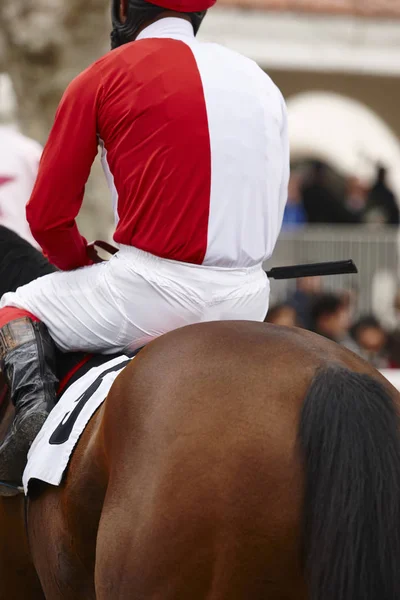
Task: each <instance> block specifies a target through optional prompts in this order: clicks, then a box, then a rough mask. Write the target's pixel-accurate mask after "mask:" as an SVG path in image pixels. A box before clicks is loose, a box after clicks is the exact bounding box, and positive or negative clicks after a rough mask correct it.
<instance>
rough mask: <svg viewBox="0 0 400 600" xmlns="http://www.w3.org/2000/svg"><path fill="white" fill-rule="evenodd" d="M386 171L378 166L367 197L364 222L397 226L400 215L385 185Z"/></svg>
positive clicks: (391, 194)
mask: <svg viewBox="0 0 400 600" xmlns="http://www.w3.org/2000/svg"><path fill="white" fill-rule="evenodd" d="M386 175H387V171H386V169H385V168H384V167H382V166H379V167H378V170H377V175H376V180H375V183H374V184H373V186H372V188H371V190H370V192H369V195H368V203H367V208H366V215H365V220H366V221H367V222H368V223H381V224H386V225H399V223H400V213H399V207H398V204H397V201H396V197H395V195H394V194H393V192H392V191H391V189H390V188H389V187H388V185H387V183H386Z"/></svg>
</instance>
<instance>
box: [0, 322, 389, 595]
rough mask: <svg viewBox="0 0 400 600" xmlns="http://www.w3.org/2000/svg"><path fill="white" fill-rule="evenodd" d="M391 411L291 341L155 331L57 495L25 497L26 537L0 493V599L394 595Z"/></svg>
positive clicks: (368, 386) (359, 374)
mask: <svg viewBox="0 0 400 600" xmlns="http://www.w3.org/2000/svg"><path fill="white" fill-rule="evenodd" d="M399 408H400V397H399V394H398V393H397V391H396V390H395V389H394V388H392V387H391V386H390V385H389V384H388V383H387V381H386V380H385V379H384V378H383V377H381V376H380V375H379V373H378V372H376V371H375V370H374V369H372V368H371V367H370V366H369V365H367V364H366V363H365V362H363V361H362V360H361V359H359V358H358V357H356V356H355V355H353V354H352V353H350V352H348V351H347V350H345V349H343V348H340V347H339V346H337V345H336V344H334V343H331V342H329V341H327V340H325V339H322V338H320V337H318V336H316V335H314V334H311V333H308V332H305V331H302V330H297V329H287V328H283V327H276V326H272V325H266V324H260V323H252V322H225V323H207V324H200V325H194V326H189V327H186V328H183V329H180V330H177V331H175V332H172V333H170V334H167V335H165V336H162V337H161V338H159V339H157V340H156V341H154V342H152V343H151V344H149V346H147V347H146V348H145V349H144V350H143V351H142V352H141V353H140V354H139V355H138V356H137V357H136V358H135V359H134V360H133V361H132V363H131V364H130V365H129V366H128V367H127V368H126V369H125V370H124V371H123V372H122V374H121V375H120V376H119V377H118V378H117V379H116V381H115V383H114V385H113V387H112V389H111V391H110V393H109V395H108V397H107V399H106V401H105V403H104V404H103V405H102V407H101V408H100V409H99V410H98V411H97V413H96V414H95V415H94V417H93V418H92V420H91V421H90V423H89V425H88V427H87V429H86V431H85V432H84V434H83V435H82V437H81V439H80V440H79V442H78V445H77V447H76V450H75V452H74V454H73V457H72V460H71V463H70V465H69V468H68V471H67V474H66V477H65V479H64V481H63V484H62V485H61V486H60V487H50V486H43V487H38V488H36V489H35V488H34V489H33V490H32V494H31V496H30V498H29V500H28V503H27V510H26V517H27V519H26V520H27V527H26V529H25V521H24V511H23V501H22V500H21V498H20V497H14V498H3V499H0V531H1V538H0V539H1V545H0V576H1V581H0V586H1V587H0V599H1V600H6V599H7V600H8V599H11V598H12V599H15V600H22V599H23V600H38V599H43V598H46V599H48V600H61V599H62V600H90V599H95V598H96V599H97V600H131V599H132V600H133V599H135V600H206V599H207V600H239V599H240V600H249V599H251V600H266V599H268V600H306V599H307V600H378V599H379V600H398V599H399V598H400V569H399V561H400V431H399V416H398V411H399ZM4 410H6V412H8V409H7V408H6V409H4V408H3V412H4ZM25 531H26V532H27V533H25ZM27 539H29V545H28V543H27ZM37 576H38V578H39V580H40V583H41V587H42V590H43V591H41V590H40V586H39V584H38V579H37Z"/></svg>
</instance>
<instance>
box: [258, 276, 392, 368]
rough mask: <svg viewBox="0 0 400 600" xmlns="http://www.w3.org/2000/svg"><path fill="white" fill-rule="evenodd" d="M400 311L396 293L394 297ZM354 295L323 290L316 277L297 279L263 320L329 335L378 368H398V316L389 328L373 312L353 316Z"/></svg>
mask: <svg viewBox="0 0 400 600" xmlns="http://www.w3.org/2000/svg"><path fill="white" fill-rule="evenodd" d="M395 302H396V303H397V304H398V312H399V315H400V296H398V297H397V298H396V301H395ZM356 303H357V295H356V293H355V292H352V291H340V292H335V293H333V292H326V291H324V290H323V288H322V282H321V279H320V278H317V277H314V278H304V279H299V280H298V281H297V287H296V290H295V291H294V292H293V293H292V294H291V295H290V296H289V297H288V298H287V300H286V301H285V302H283V303H281V304H278V305H275V306H272V307H271V308H270V310H269V312H268V315H267V317H266V319H265V320H266V322H268V323H275V324H277V325H285V326H288V327H303V328H305V329H309V330H311V331H314V332H315V333H318V334H320V335H322V336H324V337H326V338H328V339H331V340H333V341H335V342H337V343H339V344H341V345H343V346H345V347H347V348H348V349H350V350H352V351H353V352H355V353H356V354H358V355H360V356H362V357H363V358H365V359H366V360H368V361H369V362H370V363H371V364H372V365H373V366H375V367H376V368H378V369H388V368H394V369H399V368H400V318H399V323H398V325H394V327H393V329H392V330H390V331H389V330H388V329H385V328H384V327H383V326H382V324H381V323H380V322H379V320H378V319H377V318H376V317H375V316H373V315H363V316H361V317H358V318H355V313H356Z"/></svg>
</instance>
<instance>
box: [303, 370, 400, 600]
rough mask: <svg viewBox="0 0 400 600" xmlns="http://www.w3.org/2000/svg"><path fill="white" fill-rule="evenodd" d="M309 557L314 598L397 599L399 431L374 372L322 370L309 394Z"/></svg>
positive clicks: (305, 435)
mask: <svg viewBox="0 0 400 600" xmlns="http://www.w3.org/2000/svg"><path fill="white" fill-rule="evenodd" d="M299 436H300V437H299V439H300V443H301V446H302V450H303V456H304V459H305V470H306V482H305V500H304V516H305V521H304V525H305V530H304V556H305V569H306V572H307V577H308V583H309V590H310V596H309V597H310V600H378V599H379V600H399V598H400V429H399V415H398V413H397V409H396V406H395V403H394V400H393V399H392V397H391V396H390V394H389V392H388V391H386V389H385V388H384V386H383V385H382V384H380V383H379V382H378V381H377V380H375V379H373V378H372V377H370V376H369V375H361V374H357V373H353V372H351V371H349V370H348V369H345V368H342V367H327V368H322V369H321V370H319V371H318V372H317V374H316V376H315V377H314V380H313V381H312V383H311V386H310V388H309V391H308V393H307V396H306V398H305V402H304V406H303V410H302V415H301V423H300V431H299Z"/></svg>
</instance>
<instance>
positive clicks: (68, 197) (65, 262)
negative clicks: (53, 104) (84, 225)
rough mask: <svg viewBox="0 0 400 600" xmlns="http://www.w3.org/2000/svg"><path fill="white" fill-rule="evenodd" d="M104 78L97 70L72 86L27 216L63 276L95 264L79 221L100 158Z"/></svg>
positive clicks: (58, 116)
mask: <svg viewBox="0 0 400 600" xmlns="http://www.w3.org/2000/svg"><path fill="white" fill-rule="evenodd" d="M100 92H101V78H100V73H99V70H98V69H97V66H96V64H95V65H93V66H92V67H90V68H89V69H87V70H86V71H84V72H83V73H82V74H81V75H79V76H78V77H77V78H76V79H74V81H73V82H72V83H71V84H70V85H69V86H68V88H67V90H66V92H65V94H64V96H63V98H62V100H61V103H60V105H59V107H58V110H57V113H56V118H55V122H54V125H53V128H52V130H51V132H50V136H49V139H48V141H47V144H46V146H45V149H44V152H43V155H42V159H41V161H40V166H39V172H38V176H37V179H36V184H35V187H34V189H33V192H32V195H31V198H30V200H29V203H28V205H27V208H26V216H27V219H28V222H29V225H30V227H31V231H32V234H33V236H34V238H35V239H36V240H37V242H38V243H39V244H40V246H41V247H42V248H43V250H44V253H45V255H46V256H47V257H48V259H49V260H50V262H52V263H53V264H55V265H56V266H57V267H59V268H60V269H63V270H71V269H75V268H78V267H82V266H84V265H87V264H91V261H90V260H89V259H88V258H87V256H86V245H87V242H86V240H85V238H84V237H82V236H81V234H80V233H79V231H78V227H77V225H76V222H75V218H76V216H77V214H78V213H79V209H80V207H81V205H82V201H83V195H84V191H85V185H86V182H87V180H88V177H89V174H90V169H91V166H92V163H93V161H94V159H95V157H96V154H97V144H98V140H97V106H98V103H99V99H100Z"/></svg>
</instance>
